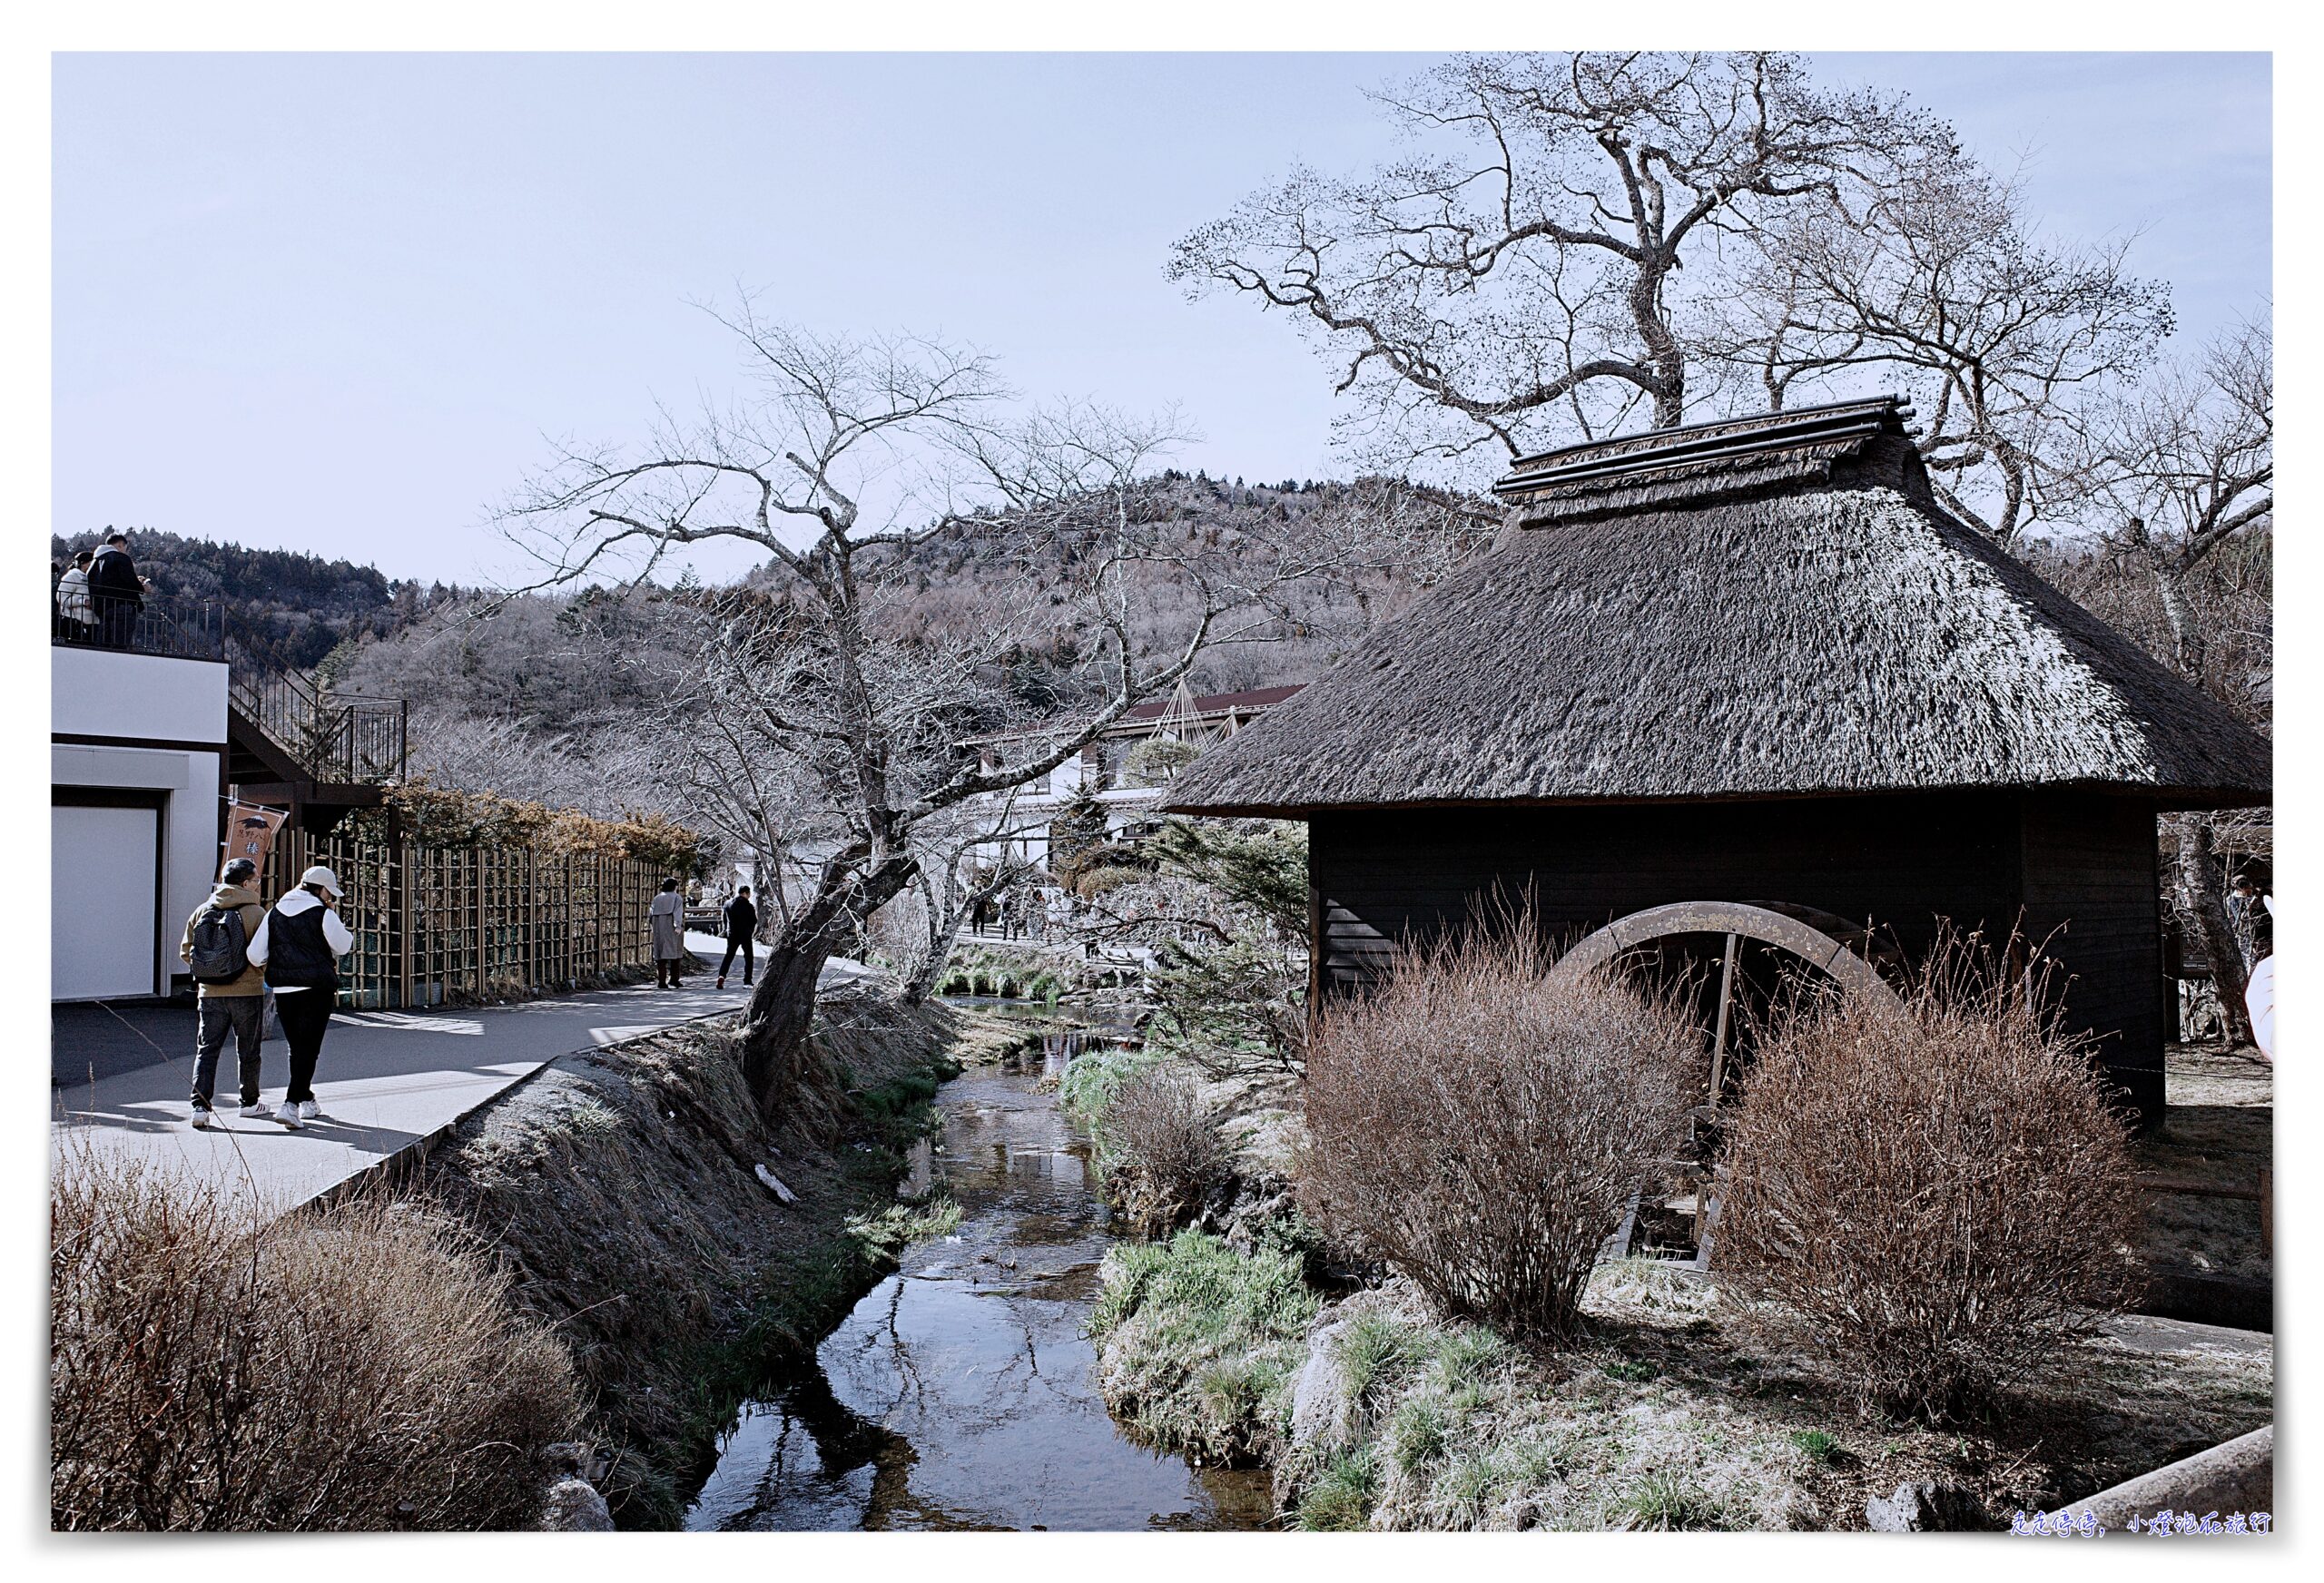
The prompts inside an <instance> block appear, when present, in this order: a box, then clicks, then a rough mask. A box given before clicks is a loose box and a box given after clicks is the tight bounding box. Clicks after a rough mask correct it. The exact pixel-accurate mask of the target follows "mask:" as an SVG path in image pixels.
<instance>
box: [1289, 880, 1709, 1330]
mask: <svg viewBox="0 0 2324 1583" xmlns="http://www.w3.org/2000/svg"><path fill="white" fill-rule="evenodd" d="M1501 922H1502V927H1500V928H1498V929H1495V930H1494V931H1493V932H1492V934H1490V935H1486V936H1480V937H1477V938H1472V939H1465V940H1460V941H1456V942H1452V943H1448V944H1443V945H1438V946H1423V947H1408V948H1405V949H1403V950H1402V951H1400V953H1399V954H1398V955H1397V957H1396V958H1395V959H1394V960H1393V964H1392V965H1391V968H1390V969H1389V971H1388V973H1387V975H1386V977H1385V979H1384V982H1382V983H1381V985H1380V986H1379V988H1377V990H1376V991H1375V992H1374V993H1373V994H1372V995H1371V996H1369V997H1368V998H1365V999H1364V1000H1361V1001H1358V1002H1354V1003H1350V1004H1345V1005H1342V1006H1336V1007H1334V1008H1332V1009H1331V1010H1330V1011H1329V1012H1328V1013H1327V1014H1326V1016H1325V1017H1324V1020H1323V1023H1322V1025H1321V1027H1319V1028H1318V1029H1317V1031H1316V1034H1315V1040H1314V1042H1313V1044H1312V1045H1311V1047H1310V1049H1309V1055H1308V1069H1307V1118H1306V1119H1307V1132H1308V1136H1309V1138H1310V1140H1311V1144H1312V1146H1311V1147H1310V1149H1309V1151H1308V1155H1307V1160H1306V1164H1305V1169H1304V1171H1303V1173H1302V1175H1301V1180H1300V1187H1299V1193H1300V1203H1301V1206H1302V1207H1303V1208H1304V1209H1305V1211H1306V1213H1307V1214H1308V1215H1309V1217H1310V1218H1311V1219H1313V1220H1314V1221H1315V1224H1317V1225H1318V1226H1320V1227H1321V1228H1323V1229H1324V1231H1325V1232H1326V1233H1327V1234H1331V1235H1332V1236H1334V1237H1336V1238H1339V1239H1341V1240H1342V1241H1344V1242H1345V1243H1346V1244H1349V1245H1351V1246H1353V1247H1354V1248H1355V1249H1357V1250H1358V1251H1360V1252H1362V1253H1364V1254H1369V1255H1371V1256H1373V1257H1375V1258H1379V1259H1382V1260H1384V1261H1385V1262H1386V1263H1388V1264H1390V1265H1391V1266H1393V1268H1395V1269H1396V1270H1398V1271H1400V1272H1402V1273H1404V1274H1406V1275H1408V1276H1409V1277H1410V1278H1411V1279H1412V1280H1413V1282H1414V1283H1416V1284H1418V1285H1419V1287H1420V1288H1421V1290H1422V1291H1423V1292H1425V1293H1427V1294H1428V1295H1429V1296H1430V1297H1431V1298H1432V1299H1433V1300H1434V1302H1435V1303H1437V1305H1438V1307H1439V1308H1440V1309H1441V1310H1442V1311H1443V1313H1448V1314H1452V1315H1458V1316H1462V1317H1467V1318H1472V1319H1477V1320H1482V1321H1483V1322H1487V1323H1490V1324H1492V1325H1493V1326H1494V1327H1495V1328H1496V1329H1499V1330H1501V1331H1502V1332H1504V1333H1522V1334H1531V1335H1539V1336H1547V1337H1557V1336H1563V1335H1567V1334H1570V1333H1571V1331H1572V1329H1573V1326H1574V1322H1575V1313H1576V1309H1577V1305H1578V1304H1579V1303H1580V1301H1581V1292H1582V1288H1583V1286H1584V1284H1585V1283H1586V1282H1587V1281H1588V1279H1589V1275H1590V1263H1591V1261H1592V1260H1593V1259H1594V1258H1595V1257H1596V1255H1597V1252H1598V1247H1599V1244H1600V1243H1602V1242H1603V1241H1604V1240H1605V1238H1606V1236H1607V1234H1609V1233H1610V1232H1611V1231H1612V1229H1613V1227H1614V1224H1615V1222H1616V1221H1617V1219H1619V1217H1620V1214H1621V1211H1622V1208H1623V1205H1624V1204H1625V1203H1626V1202H1627V1200H1628V1198H1629V1195H1630V1193H1631V1192H1632V1191H1633V1190H1634V1189H1635V1188H1636V1187H1637V1185H1638V1184H1639V1181H1640V1177H1641V1176H1643V1175H1645V1174H1646V1171H1647V1169H1648V1165H1649V1161H1651V1160H1652V1159H1654V1158H1655V1157H1656V1156H1658V1155H1661V1154H1663V1153H1665V1152H1667V1151H1668V1149H1669V1147H1670V1145H1672V1143H1673V1142H1674V1140H1675V1139H1676V1137H1677V1136H1678V1134H1679V1128H1680V1126H1682V1124H1683V1121H1684V1116H1685V1109H1686V1099H1685V1091H1684V1087H1683V1082H1682V1077H1681V1073H1682V1071H1683V1069H1684V1067H1685V1064H1686V1063H1687V1062H1688V1060H1689V1057H1691V1055H1692V1052H1694V1051H1695V1050H1696V1049H1697V1048H1698V1047H1699V1041H1698V1036H1697V1035H1696V1033H1695V1032H1694V1030H1693V1028H1692V1027H1691V1026H1690V1025H1689V1021H1688V1019H1687V1018H1686V1017H1685V1016H1684V1014H1683V1013H1682V1012H1681V1011H1680V1009H1679V1007H1678V1005H1677V1003H1676V1002H1675V1000H1669V999H1658V998H1649V997H1648V996H1646V995H1643V994H1641V993H1640V992H1638V991H1636V990H1634V989H1631V988H1628V987H1626V986H1624V985H1622V984H1620V983H1619V982H1616V981H1614V980H1612V979H1610V978H1603V977H1590V978H1581V979H1577V980H1571V981H1567V980H1551V979H1549V978H1546V977H1545V975H1546V973H1547V970H1548V968H1549V967H1550V964H1551V956H1550V953H1549V951H1548V949H1547V948H1546V947H1545V946H1544V945H1543V944H1542V943H1541V936H1540V934H1539V933H1538V932H1537V931H1536V930H1535V929H1533V928H1532V927H1531V921H1530V919H1526V918H1524V917H1522V916H1520V917H1517V918H1514V919H1502V920H1501Z"/></svg>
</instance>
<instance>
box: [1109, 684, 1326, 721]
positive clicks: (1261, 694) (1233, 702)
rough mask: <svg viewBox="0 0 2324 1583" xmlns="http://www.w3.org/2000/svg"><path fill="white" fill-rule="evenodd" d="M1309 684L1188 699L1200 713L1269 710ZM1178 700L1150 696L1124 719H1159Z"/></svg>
mask: <svg viewBox="0 0 2324 1583" xmlns="http://www.w3.org/2000/svg"><path fill="white" fill-rule="evenodd" d="M1305 685H1307V683H1305V682H1294V683H1291V684H1290V685H1289V686H1286V687H1253V688H1250V689H1248V690H1247V691H1246V692H1241V693H1202V694H1200V695H1199V696H1196V697H1193V698H1190V699H1188V700H1187V703H1189V704H1191V705H1192V707H1193V709H1194V712H1195V713H1196V714H1224V713H1226V712H1227V711H1229V710H1233V711H1235V712H1236V713H1242V712H1243V711H1245V710H1247V709H1265V708H1267V707H1268V706H1269V705H1271V704H1276V703H1282V702H1283V701H1284V700H1285V699H1286V698H1288V697H1290V696H1291V695H1292V694H1293V693H1296V692H1298V691H1299V690H1300V689H1301V688H1303V687H1305ZM1173 703H1177V699H1176V698H1149V699H1147V701H1146V702H1145V703H1141V704H1139V705H1137V707H1136V708H1135V709H1132V710H1130V711H1129V712H1128V713H1126V714H1124V715H1123V716H1122V718H1123V719H1124V720H1159V719H1161V718H1162V716H1163V714H1164V713H1167V711H1168V710H1169V709H1170V707H1171V705H1172V704H1173Z"/></svg>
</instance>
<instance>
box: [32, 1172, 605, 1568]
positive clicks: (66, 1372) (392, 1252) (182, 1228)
mask: <svg viewBox="0 0 2324 1583" xmlns="http://www.w3.org/2000/svg"><path fill="white" fill-rule="evenodd" d="M49 1279H50V1297H49V1303H50V1309H49V1313H50V1341H51V1363H50V1374H49V1380H50V1409H49V1411H50V1420H49V1423H50V1429H49V1438H50V1481H49V1500H50V1521H51V1523H52V1524H53V1525H54V1527H55V1528H58V1529H212V1530H215V1529H229V1530H248V1529H508V1528H524V1527H528V1526H531V1525H532V1524H534V1523H535V1522H536V1521H537V1519H538V1518H539V1515H540V1509H541V1499H542V1496H543V1493H544V1491H545V1490H546V1487H547V1480H548V1469H547V1464H546V1463H545V1461H544V1460H543V1455H542V1453H543V1452H544V1450H546V1448H547V1446H549V1445H550V1444H551V1443H553V1442H556V1441H557V1440H564V1439H566V1437H568V1436H570V1435H571V1434H573V1433H574V1432H575V1431H576V1427H577V1426H578V1424H579V1422H580V1418H581V1401H580V1396H579V1393H578V1391H577V1390H576V1386H575V1384H574V1380H573V1369H572V1363H571V1361H570V1359H569V1358H568V1357H567V1356H566V1352H565V1350H564V1348H563V1347H562V1346H561V1345H560V1344H559V1343H558V1342H557V1341H556V1339H555V1338H554V1337H553V1336H552V1335H550V1334H549V1333H548V1332H547V1331H546V1330H545V1329H543V1328H542V1327H541V1326H540V1325H539V1324H537V1322H532V1321H530V1320H527V1319H524V1318H521V1317H519V1316H518V1314H517V1313H516V1311H515V1310H514V1309H513V1308H512V1306H511V1304H510V1302H509V1295H508V1291H507V1281H506V1279H505V1277H503V1276H502V1275H501V1274H500V1273H498V1272H497V1269H496V1268H495V1267H494V1265H493V1264H492V1263H491V1262H490V1261H489V1260H488V1259H487V1257H486V1256H485V1255H484V1254H483V1253H482V1251H481V1250H480V1249H478V1247H476V1246H475V1245H474V1244H472V1243H471V1241H470V1240H469V1239H468V1237H467V1236H466V1235H465V1234H463V1233H461V1232H460V1231H459V1230H458V1228H457V1227H456V1226H454V1225H453V1224H450V1223H449V1222H448V1221H445V1220H443V1219H441V1218H440V1217H438V1216H436V1215H433V1214H429V1213H428V1212H426V1211H425V1210H423V1209H420V1208H419V1207H417V1206H414V1205H410V1204H394V1203H389V1202H358V1203H353V1204H345V1205H342V1206H340V1207H337V1208H333V1209H330V1210H325V1211H320V1212H310V1213H300V1214H293V1215H291V1216H289V1217H287V1218H284V1219H281V1220H279V1221H275V1222H273V1223H271V1224H259V1223H257V1222H255V1221H254V1217H253V1216H251V1214H249V1213H247V1211H246V1210H245V1209H244V1208H243V1207H242V1206H241V1205H239V1204H235V1203H233V1202H232V1201H231V1200H230V1199H229V1198H228V1197H227V1196H226V1195H224V1194H223V1193H222V1192H221V1191H220V1190H219V1189H218V1188H216V1187H215V1186H213V1185H208V1184H204V1183H196V1182H192V1181H189V1180H187V1179H185V1178H184V1177H182V1176H179V1175H168V1174H164V1173H162V1172H161V1171H158V1170H155V1169H153V1168H152V1167H150V1166H145V1165H135V1164H131V1163H124V1162H118V1161H110V1160H103V1159H100V1158H94V1157H91V1156H89V1155H80V1154H75V1155H72V1156H69V1157H68V1158H67V1159H65V1160H64V1161H63V1162H61V1163H60V1165H59V1167H58V1171H57V1175H56V1178H55V1181H54V1185H53V1186H52V1189H51V1194H50V1271H49Z"/></svg>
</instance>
